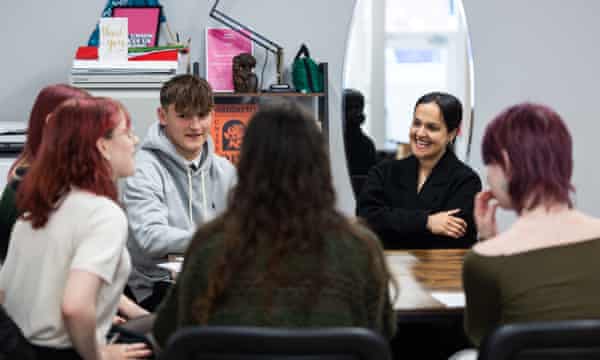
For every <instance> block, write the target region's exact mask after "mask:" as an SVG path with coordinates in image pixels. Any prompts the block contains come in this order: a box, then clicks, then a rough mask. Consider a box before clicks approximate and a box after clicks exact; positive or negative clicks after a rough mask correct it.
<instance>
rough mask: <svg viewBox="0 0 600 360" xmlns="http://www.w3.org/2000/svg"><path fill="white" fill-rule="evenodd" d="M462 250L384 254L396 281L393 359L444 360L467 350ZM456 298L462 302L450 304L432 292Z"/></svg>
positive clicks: (392, 252) (404, 251)
mask: <svg viewBox="0 0 600 360" xmlns="http://www.w3.org/2000/svg"><path fill="white" fill-rule="evenodd" d="M465 253H466V250H464V249H435V250H402V251H386V257H387V260H388V265H389V267H390V270H391V272H392V274H393V276H394V278H395V279H396V281H397V282H398V283H399V286H400V296H399V298H398V299H397V301H396V302H395V304H394V308H395V309H396V314H397V320H396V321H397V323H396V326H397V334H396V336H395V337H394V339H392V341H391V346H392V351H393V353H394V358H395V359H447V358H448V356H450V355H451V354H453V353H454V352H456V351H458V350H460V349H463V348H466V347H469V345H470V344H469V342H468V340H467V338H466V336H465V334H464V330H463V310H464V293H463V287H462V260H463V257H464V255H465ZM436 293H437V294H439V293H442V294H448V295H455V296H459V297H461V298H462V304H458V305H457V304H454V305H453V306H448V305H447V304H445V303H443V302H441V301H439V300H438V299H436V298H435V297H434V296H433V295H434V294H436Z"/></svg>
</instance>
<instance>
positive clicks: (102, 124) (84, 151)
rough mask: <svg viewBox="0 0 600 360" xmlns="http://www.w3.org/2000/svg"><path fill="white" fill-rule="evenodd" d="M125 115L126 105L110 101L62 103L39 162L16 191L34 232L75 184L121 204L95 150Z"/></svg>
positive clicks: (107, 168) (49, 127)
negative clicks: (99, 142) (97, 144)
mask: <svg viewBox="0 0 600 360" xmlns="http://www.w3.org/2000/svg"><path fill="white" fill-rule="evenodd" d="M120 114H123V115H124V116H125V119H126V122H127V127H128V128H129V127H130V126H131V120H130V118H129V115H128V114H127V112H126V111H125V109H124V108H123V106H122V105H121V104H120V103H119V102H117V101H115V100H112V99H108V98H79V99H70V100H67V101H65V102H63V103H62V104H61V105H59V107H58V108H57V109H56V110H55V111H54V112H53V113H52V114H51V115H50V117H49V119H48V123H47V124H46V127H45V129H44V138H43V140H42V143H41V146H40V148H39V152H38V155H37V156H36V160H35V161H34V162H33V163H32V164H31V167H30V169H29V170H28V171H27V174H26V175H25V177H24V179H23V182H22V183H21V184H20V185H19V191H18V192H17V207H18V209H19V210H20V211H21V212H23V213H24V215H23V218H24V219H25V220H28V221H31V224H32V226H33V228H34V229H36V228H40V227H42V226H44V225H45V224H46V222H47V221H48V218H49V217H50V214H51V213H52V212H53V211H54V210H56V208H57V207H58V206H59V205H58V204H59V201H60V199H61V197H62V196H64V195H65V194H67V193H68V192H69V191H70V189H71V187H72V186H76V187H78V188H80V189H83V190H87V191H89V192H91V193H94V194H96V195H100V196H106V197H108V198H110V199H112V200H113V201H115V202H117V187H116V184H115V183H114V181H113V177H112V170H111V167H110V164H109V163H108V161H107V160H105V159H104V158H103V157H102V155H101V154H100V151H99V150H98V149H97V147H96V143H97V141H98V139H100V138H102V137H104V138H110V137H111V136H112V132H113V130H114V129H115V128H116V127H117V126H118V125H119V122H120V121H121V119H122V118H121V116H120Z"/></svg>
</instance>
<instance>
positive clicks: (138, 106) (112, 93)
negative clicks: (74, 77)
mask: <svg viewBox="0 0 600 360" xmlns="http://www.w3.org/2000/svg"><path fill="white" fill-rule="evenodd" d="M319 67H320V69H321V71H322V72H323V83H324V87H323V92H319V93H308V94H304V93H299V92H257V93H229V92H216V93H215V94H214V97H215V103H217V104H243V103H250V104H259V106H260V104H261V103H263V102H266V101H269V100H272V99H274V98H287V99H291V100H293V101H298V102H300V103H301V104H302V105H304V106H306V107H307V108H308V109H309V110H311V111H312V113H313V114H314V116H315V118H317V120H318V121H319V123H320V126H321V129H322V130H323V131H324V132H325V133H327V131H328V129H329V94H328V78H329V77H328V69H327V63H321V64H319ZM72 85H74V86H78V87H80V88H83V89H86V90H87V91H89V92H90V93H91V94H92V95H94V96H108V97H112V98H114V99H116V100H119V101H121V102H122V103H123V104H124V105H125V107H126V108H127V110H128V111H129V113H130V115H131V119H132V122H133V128H134V132H135V134H136V135H137V136H138V137H139V138H140V139H144V138H145V137H146V132H147V130H148V127H149V126H150V125H151V124H152V123H154V122H155V121H156V120H157V115H156V110H157V108H158V107H159V106H160V105H159V104H160V101H159V93H160V88H161V86H162V83H161V82H152V83H127V82H118V83H110V82H103V83H87V84H85V83H73V82H72Z"/></svg>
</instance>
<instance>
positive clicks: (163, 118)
mask: <svg viewBox="0 0 600 360" xmlns="http://www.w3.org/2000/svg"><path fill="white" fill-rule="evenodd" d="M156 115H157V116H158V121H159V122H160V124H161V125H163V126H164V125H167V111H166V110H165V109H164V108H162V107H158V108H157V109H156Z"/></svg>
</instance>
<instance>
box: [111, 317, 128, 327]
mask: <svg viewBox="0 0 600 360" xmlns="http://www.w3.org/2000/svg"><path fill="white" fill-rule="evenodd" d="M126 322H127V320H125V319H124V318H122V317H120V316H119V315H115V316H113V321H112V324H113V325H121V324H124V323H126Z"/></svg>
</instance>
